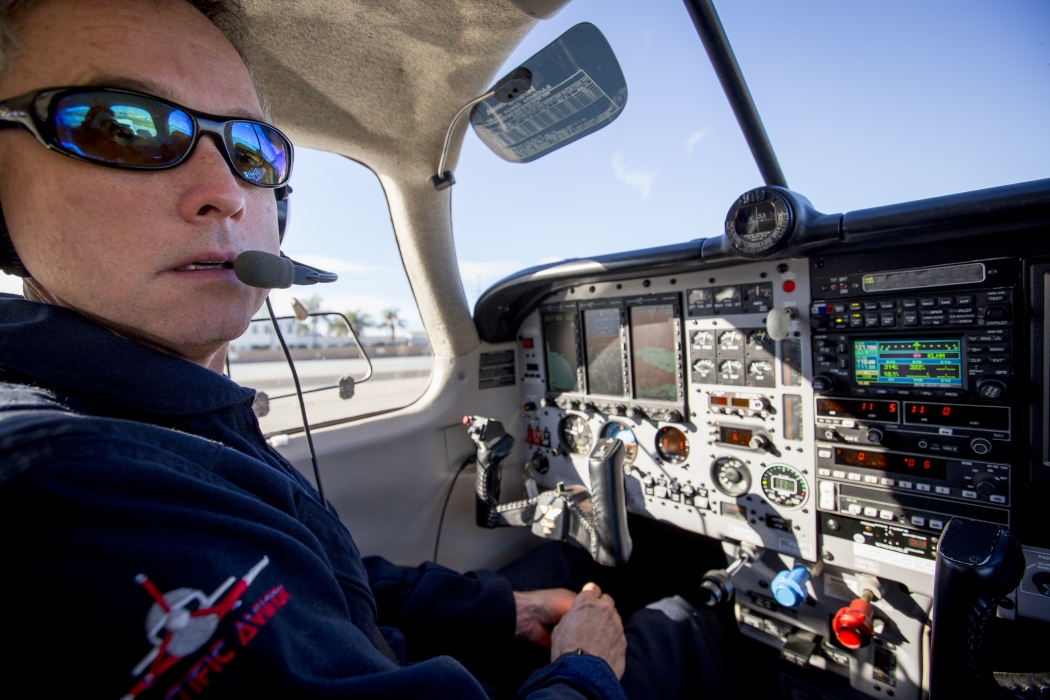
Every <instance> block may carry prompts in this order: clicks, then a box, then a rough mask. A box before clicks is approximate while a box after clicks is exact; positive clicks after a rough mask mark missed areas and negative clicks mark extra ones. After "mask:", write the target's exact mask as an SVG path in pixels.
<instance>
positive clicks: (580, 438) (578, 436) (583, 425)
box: [558, 413, 592, 455]
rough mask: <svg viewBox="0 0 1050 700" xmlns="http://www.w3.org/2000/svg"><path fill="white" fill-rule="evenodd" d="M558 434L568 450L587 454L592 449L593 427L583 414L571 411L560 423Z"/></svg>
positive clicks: (563, 445)
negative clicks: (579, 414) (588, 423)
mask: <svg viewBox="0 0 1050 700" xmlns="http://www.w3.org/2000/svg"><path fill="white" fill-rule="evenodd" d="M558 436H559V437H560V438H561V444H562V447H564V448H565V450H566V451H568V452H571V453H573V454H578V455H585V454H587V453H588V452H590V450H591V438H592V435H591V427H590V426H589V425H587V419H585V418H584V417H583V416H578V415H576V414H575V413H570V414H569V415H567V416H565V417H564V418H562V419H561V423H559V424H558Z"/></svg>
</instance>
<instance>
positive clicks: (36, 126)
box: [0, 86, 295, 189]
mask: <svg viewBox="0 0 1050 700" xmlns="http://www.w3.org/2000/svg"><path fill="white" fill-rule="evenodd" d="M96 92H102V93H114V94H118V95H131V96H134V97H140V98H145V99H148V100H153V101H155V102H159V103H161V104H163V105H167V106H168V107H171V108H173V109H177V110H179V111H181V112H183V113H185V114H187V115H189V117H190V120H191V121H192V122H193V138H192V139H191V141H190V147H189V148H188V149H186V153H184V154H183V155H182V156H181V157H179V159H178V160H176V161H175V162H174V163H168V164H165V165H127V164H125V163H108V162H106V161H103V160H96V159H94V158H86V157H84V156H82V155H79V154H77V153H75V152H72V151H69V150H67V149H65V148H63V147H62V146H61V145H60V144H59V143H58V139H57V137H56V134H55V126H54V118H55V114H54V104H55V101H56V100H57V99H58V98H60V97H66V96H68V95H76V94H84V93H96ZM232 123H242V124H253V125H258V126H264V127H266V128H267V129H271V130H273V131H275V132H276V133H277V134H278V135H279V136H280V137H281V138H282V139H284V142H285V144H287V151H286V152H287V154H288V173H287V175H286V176H285V178H284V179H283V180H282V181H281V182H278V183H275V184H272V185H269V184H261V183H258V182H253V181H252V180H249V179H248V178H246V177H245V176H244V175H242V174H241V173H240V172H239V171H238V170H237V168H236V167H235V166H234V164H233V158H232V156H231V155H230V148H229V145H228V144H227V143H226V125H227V124H232ZM19 126H21V127H22V128H24V129H25V130H26V131H28V132H29V133H30V134H32V135H33V137H34V138H35V139H36V140H37V141H38V142H39V143H40V145H41V146H43V147H44V148H47V149H49V150H52V151H55V152H56V153H61V154H62V155H65V156H69V157H70V158H75V159H76V160H79V161H83V162H85V163H92V164H94V165H102V166H105V167H109V168H117V169H119V170H147V171H148V170H169V169H171V168H175V167H178V166H179V165H182V163H184V162H185V161H186V159H188V158H189V157H190V156H191V155H193V151H194V150H195V149H196V148H197V143H198V142H199V141H200V139H201V136H203V135H208V136H211V137H212V138H213V140H214V141H215V142H216V143H217V145H220V146H221V147H220V148H219V152H220V153H222V157H223V159H224V160H225V161H226V165H228V166H229V168H230V170H231V171H232V172H233V174H234V175H236V176H237V177H239V178H240V179H241V180H244V181H245V182H247V183H249V184H251V185H255V186H256V187H262V188H265V189H279V188H282V187H286V186H287V185H288V181H289V180H290V179H291V176H292V164H293V162H294V159H295V149H294V147H293V146H292V142H291V140H290V139H289V138H288V137H287V136H285V135H284V133H283V132H282V131H281V130H280V129H278V128H277V127H275V126H273V125H272V124H267V123H266V122H263V121H258V120H255V119H245V118H243V117H222V116H218V115H215V114H207V113H205V112H198V111H196V110H193V109H190V108H189V107H183V106H182V105H180V104H178V103H176V102H172V101H171V100H165V99H164V98H162V97H157V96H156V95H150V94H148V93H145V92H137V91H135V90H124V89H121V88H110V87H87V86H73V87H63V88H47V89H44V90H34V91H32V92H27V93H26V94H24V95H19V96H18V97H12V98H10V99H7V100H4V101H2V102H0V129H13V128H17V127H19Z"/></svg>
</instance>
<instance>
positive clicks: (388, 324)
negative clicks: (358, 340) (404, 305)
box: [379, 309, 405, 345]
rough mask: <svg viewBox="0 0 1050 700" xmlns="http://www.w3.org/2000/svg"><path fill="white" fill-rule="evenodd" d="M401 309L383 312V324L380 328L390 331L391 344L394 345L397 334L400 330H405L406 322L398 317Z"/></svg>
mask: <svg viewBox="0 0 1050 700" xmlns="http://www.w3.org/2000/svg"><path fill="white" fill-rule="evenodd" d="M400 312H401V309H386V310H385V311H383V322H382V323H380V324H379V325H380V326H383V327H384V328H389V329H390V344H391V345H393V344H394V339H395V334H396V332H397V329H398V328H404V327H405V322H404V320H402V319H401V317H400V316H399V315H398V314H399V313H400Z"/></svg>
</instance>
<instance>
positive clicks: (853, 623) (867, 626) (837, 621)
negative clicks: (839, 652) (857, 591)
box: [831, 598, 875, 649]
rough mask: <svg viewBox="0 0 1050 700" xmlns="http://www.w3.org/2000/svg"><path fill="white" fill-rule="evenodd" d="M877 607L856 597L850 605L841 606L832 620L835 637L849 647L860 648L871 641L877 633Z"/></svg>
mask: <svg viewBox="0 0 1050 700" xmlns="http://www.w3.org/2000/svg"><path fill="white" fill-rule="evenodd" d="M874 618H875V608H873V607H872V606H871V603H869V602H868V601H866V600H864V599H863V598H856V599H855V600H854V601H853V602H852V603H850V604H849V607H846V608H841V609H840V610H839V611H838V612H837V613H835V617H834V618H833V619H832V620H831V631H832V632H834V633H835V639H837V640H838V641H839V644H841V645H842V646H844V647H846V648H847V649H860V648H861V647H862V646H865V645H867V644H868V643H869V642H871V637H872V635H873V634H874V633H875V632H874V628H873V622H874Z"/></svg>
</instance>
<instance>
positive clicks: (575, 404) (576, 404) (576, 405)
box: [569, 401, 580, 410]
mask: <svg viewBox="0 0 1050 700" xmlns="http://www.w3.org/2000/svg"><path fill="white" fill-rule="evenodd" d="M579 407H580V402H579V401H570V402H569V408H571V409H573V410H576V409H579Z"/></svg>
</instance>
